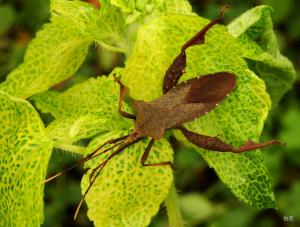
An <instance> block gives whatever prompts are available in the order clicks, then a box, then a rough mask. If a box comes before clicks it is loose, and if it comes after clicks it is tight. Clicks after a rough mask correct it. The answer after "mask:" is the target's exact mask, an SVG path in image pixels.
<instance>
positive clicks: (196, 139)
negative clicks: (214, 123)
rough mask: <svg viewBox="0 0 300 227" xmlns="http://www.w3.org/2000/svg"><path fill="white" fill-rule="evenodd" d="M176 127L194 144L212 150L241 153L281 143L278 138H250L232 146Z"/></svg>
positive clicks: (215, 138)
mask: <svg viewBox="0 0 300 227" xmlns="http://www.w3.org/2000/svg"><path fill="white" fill-rule="evenodd" d="M178 129H179V130H180V131H181V132H182V133H183V135H184V136H185V137H186V138H187V139H188V140H189V141H190V142H192V143H193V144H195V145H196V146H198V147H201V148H204V149H207V150H212V151H219V152H233V153H242V152H245V151H251V150H256V149H259V148H263V147H267V146H270V145H272V144H281V142H280V141H278V140H270V141H267V142H263V143H255V142H253V141H251V140H248V141H246V142H245V143H244V145H242V146H240V147H238V148H234V147H233V146H231V145H230V144H228V143H225V142H224V141H222V140H221V139H219V138H217V137H211V136H205V135H201V134H198V133H195V132H191V131H189V130H187V129H186V128H184V127H182V126H181V127H179V128H178Z"/></svg>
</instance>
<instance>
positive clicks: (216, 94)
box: [166, 72, 235, 128]
mask: <svg viewBox="0 0 300 227" xmlns="http://www.w3.org/2000/svg"><path fill="white" fill-rule="evenodd" d="M234 88H235V76H234V74H231V73H228V72H219V73H214V74H209V75H205V76H201V77H199V78H193V79H191V80H188V81H186V82H183V83H181V84H179V85H177V86H176V87H175V88H174V89H172V91H170V93H173V95H171V96H173V97H174V99H173V100H174V101H176V102H174V103H173V104H174V105H173V107H172V108H171V110H170V111H169V113H168V117H167V118H166V119H167V122H166V128H172V127H176V126H179V125H181V124H183V123H186V122H189V121H192V120H194V119H197V118H199V117H201V116H203V115H205V114H207V113H208V112H209V111H211V110H212V109H213V108H215V107H216V106H217V105H218V104H219V103H220V102H221V101H222V100H223V99H224V98H225V97H226V96H227V95H228V94H229V93H230V92H231V91H232V90H233V89H234ZM167 94H168V93H166V95H167ZM174 94H175V95H174ZM176 94H177V96H176Z"/></svg>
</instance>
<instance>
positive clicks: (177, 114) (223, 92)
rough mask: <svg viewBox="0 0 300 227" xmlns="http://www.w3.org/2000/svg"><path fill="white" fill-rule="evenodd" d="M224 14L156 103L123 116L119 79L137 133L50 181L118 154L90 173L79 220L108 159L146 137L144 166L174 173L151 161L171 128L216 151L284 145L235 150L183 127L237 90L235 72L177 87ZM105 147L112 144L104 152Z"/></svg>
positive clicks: (172, 73) (182, 59)
mask: <svg viewBox="0 0 300 227" xmlns="http://www.w3.org/2000/svg"><path fill="white" fill-rule="evenodd" d="M223 12H224V10H222V11H221V14H220V16H219V17H218V18H216V19H214V20H212V21H211V22H210V23H208V24H207V25H206V26H204V28H202V30H200V31H199V32H198V33H197V34H196V35H194V36H193V37H192V38H191V39H190V40H188V41H187V42H186V43H185V44H184V45H183V46H182V47H181V50H180V53H179V54H178V56H177V57H176V58H175V59H174V61H173V63H172V64H171V65H170V66H169V68H168V70H167V71H166V73H165V76H164V79H163V86H162V92H163V95H162V96H160V97H159V98H157V99H155V100H153V101H151V102H144V101H141V100H134V102H133V109H134V111H135V113H136V115H133V114H131V113H127V112H124V111H123V110H122V101H123V99H124V97H125V95H126V93H127V91H128V88H127V87H125V86H124V85H123V84H122V83H121V81H120V80H119V79H118V78H117V77H115V81H116V82H117V83H119V85H120V95H119V107H118V111H119V113H120V114H121V115H122V116H123V117H125V118H130V119H133V120H134V121H135V127H134V129H133V130H132V132H131V133H130V134H129V135H126V136H122V137H120V138H116V139H112V140H109V141H107V142H105V143H104V144H102V145H101V146H100V147H98V148H97V149H96V150H95V151H93V152H92V153H90V154H89V155H87V156H86V157H84V158H83V159H81V160H79V162H77V163H76V164H75V165H74V166H72V167H70V168H68V169H66V170H65V171H63V172H61V173H58V174H56V175H54V176H53V177H50V178H48V179H47V180H46V181H45V182H48V181H50V180H52V179H54V178H56V177H58V176H60V175H61V174H63V173H65V172H66V171H69V170H70V169H72V168H74V167H76V166H78V165H80V164H82V163H84V162H86V161H88V160H90V159H92V158H94V157H96V156H98V155H101V154H103V153H106V152H108V151H111V150H112V149H114V148H116V150H114V151H113V152H112V153H111V154H110V155H109V156H108V158H107V159H106V160H105V161H104V162H102V163H100V164H99V165H98V166H97V167H96V168H95V169H93V170H92V172H91V174H90V185H89V187H88V188H87V190H86V191H85V193H84V195H83V197H82V198H81V201H80V203H79V205H78V208H77V210H76V213H75V218H76V216H77V214H78V211H79V208H80V206H81V205H82V203H83V200H84V198H85V196H86V195H87V193H88V191H89V190H90V188H91V187H92V185H93V183H94V182H95V180H96V178H97V177H98V175H99V174H100V172H101V170H102V169H103V168H104V166H105V165H106V164H107V163H108V162H109V160H111V159H112V158H113V157H114V156H115V155H117V154H119V153H120V152H122V151H123V150H124V149H126V148H127V147H128V146H131V145H132V144H135V143H137V142H139V141H141V140H142V139H144V138H146V137H150V138H151V141H150V143H149V144H148V146H147V147H146V149H145V151H144V153H143V155H142V157H141V159H140V163H141V165H143V166H170V167H171V168H172V169H175V167H174V165H173V164H172V163H171V162H170V161H165V162H161V163H146V161H147V158H148V156H149V153H150V151H151V148H152V146H153V144H154V142H155V141H156V140H159V139H161V138H162V137H163V136H164V133H165V131H167V130H171V129H177V130H180V131H181V132H182V133H183V135H184V136H185V138H186V139H187V140H188V141H190V142H191V143H193V144H194V145H196V146H198V147H201V148H204V149H207V150H211V151H217V152H233V153H241V152H245V151H251V150H255V149H258V148H263V147H266V146H269V145H272V144H280V142H279V141H277V140H270V141H268V142H263V143H256V142H253V141H251V140H248V141H246V142H245V143H244V145H242V146H241V147H237V148H235V147H233V146H232V145H230V144H228V143H226V142H224V141H222V140H221V139H219V138H218V137H211V136H207V135H201V134H198V133H195V132H192V131H189V130H188V129H186V128H185V127H184V126H183V125H182V124H184V123H187V122H190V121H193V120H195V119H197V118H199V117H201V116H204V115H206V114H207V113H209V111H211V110H212V109H213V108H216V107H217V106H218V104H219V103H220V102H222V100H224V99H225V98H226V97H227V96H228V95H229V94H230V92H232V91H233V90H234V89H235V87H236V80H235V75H234V74H232V73H230V72H217V73H213V74H208V75H202V76H199V77H196V78H193V79H190V80H187V81H184V82H182V83H179V84H178V81H179V79H180V77H181V76H182V75H183V74H184V72H185V68H186V49H187V48H189V47H191V46H195V45H201V44H204V43H205V35H206V33H207V32H208V31H209V29H210V28H211V27H213V26H214V25H215V24H218V23H219V22H220V21H221V19H222V17H223ZM106 145H111V146H110V147H109V148H107V149H105V150H103V151H101V152H99V151H100V150H101V149H102V148H103V147H104V146H106Z"/></svg>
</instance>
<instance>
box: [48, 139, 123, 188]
mask: <svg viewBox="0 0 300 227" xmlns="http://www.w3.org/2000/svg"><path fill="white" fill-rule="evenodd" d="M128 136H129V135H126V136H121V137H118V138H115V139H111V140H108V141H106V142H105V143H103V144H102V145H101V146H99V147H98V148H97V149H96V150H94V151H93V152H91V153H90V154H88V155H87V156H86V157H84V158H82V159H80V160H79V161H78V162H77V163H75V164H74V165H72V166H70V167H69V168H67V169H65V170H64V171H62V172H59V173H57V174H55V175H53V176H51V177H49V178H47V179H46V180H44V181H43V184H45V183H47V182H49V181H51V180H53V179H55V178H57V177H59V176H61V175H63V174H65V173H66V172H68V171H70V170H72V169H74V168H75V167H77V166H79V165H81V164H83V163H85V162H87V161H89V160H91V159H93V158H94V157H96V156H98V155H100V154H103V153H105V152H107V149H106V150H104V151H103V152H101V153H99V154H96V153H97V152H98V151H99V150H101V149H102V148H103V147H104V146H105V145H107V144H114V143H117V145H119V144H120V143H121V142H122V141H123V140H125V139H127V138H128ZM120 141H121V142H120ZM117 145H116V146H117ZM113 147H115V146H113ZM95 154H96V155H95Z"/></svg>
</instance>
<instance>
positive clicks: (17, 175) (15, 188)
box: [0, 92, 52, 226]
mask: <svg viewBox="0 0 300 227" xmlns="http://www.w3.org/2000/svg"><path fill="white" fill-rule="evenodd" d="M0 103H1V112H0V123H1V133H0V154H1V159H0V166H1V171H0V178H1V184H0V194H1V199H0V209H1V215H0V217H1V218H0V225H1V226H19V225H20V224H21V225H25V226H39V225H40V224H41V223H43V190H44V185H43V184H42V182H43V180H44V179H45V177H46V170H47V166H48V161H49V158H50V154H51V150H52V142H51V140H49V138H48V137H47V136H46V134H45V128H44V126H43V123H42V121H41V119H40V117H39V116H38V114H37V113H36V111H35V109H34V107H33V106H31V105H30V104H29V103H28V102H27V101H25V100H21V99H18V98H15V97H12V96H9V95H7V94H5V93H3V92H0Z"/></svg>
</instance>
